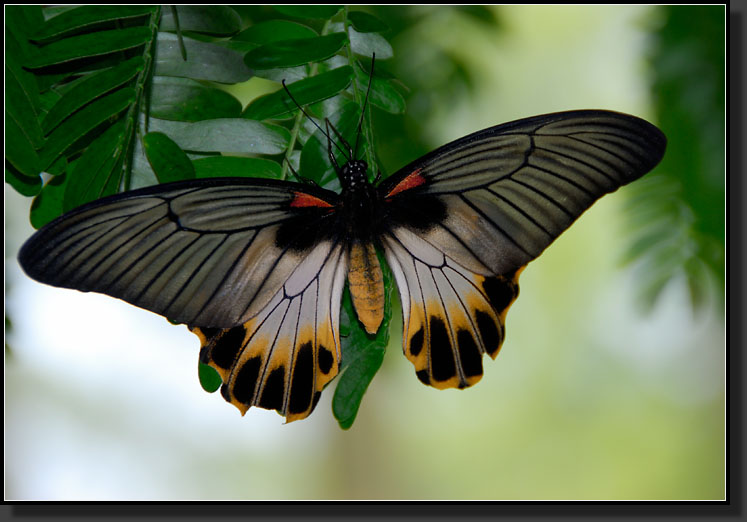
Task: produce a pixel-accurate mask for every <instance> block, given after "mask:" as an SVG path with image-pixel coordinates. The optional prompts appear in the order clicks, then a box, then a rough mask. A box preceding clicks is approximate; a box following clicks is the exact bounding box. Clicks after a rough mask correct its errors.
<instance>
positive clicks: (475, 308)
mask: <svg viewBox="0 0 747 522" xmlns="http://www.w3.org/2000/svg"><path fill="white" fill-rule="evenodd" d="M383 245H384V250H385V252H386V256H387V262H388V264H389V266H390V267H391V269H392V272H393V273H394V276H395V280H396V281H397V287H398V288H399V293H400V300H401V302H402V312H403V319H404V325H403V334H402V337H403V345H404V348H403V349H404V352H405V355H406V356H407V358H408V359H410V361H411V362H412V363H413V365H414V366H415V372H416V375H417V376H418V378H419V379H420V380H421V381H422V382H423V383H425V384H429V385H432V386H434V387H436V388H465V387H467V386H471V385H473V384H475V383H476V382H478V381H479V380H480V378H481V377H482V373H483V371H482V354H484V353H487V354H488V355H490V356H491V357H492V358H495V356H496V355H497V354H498V351H499V350H500V347H501V344H502V342H503V338H504V336H505V332H504V324H505V317H506V312H507V310H508V308H509V306H510V305H511V303H513V301H514V299H516V296H517V295H518V291H519V288H518V283H517V279H518V272H517V273H516V274H512V275H511V276H510V277H504V276H485V275H481V274H476V273H474V272H471V271H470V270H468V269H466V268H464V267H462V266H460V265H459V264H458V263H456V262H455V261H454V260H453V259H451V258H449V257H447V256H446V255H444V253H443V252H441V251H439V250H438V249H437V248H435V247H433V246H431V245H429V244H428V243H426V242H425V241H423V240H421V239H419V238H418V236H417V235H415V234H412V233H411V232H409V231H407V230H404V229H399V230H394V231H392V234H391V235H389V236H388V237H385V238H384V240H383Z"/></svg>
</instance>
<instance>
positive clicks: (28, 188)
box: [5, 127, 42, 196]
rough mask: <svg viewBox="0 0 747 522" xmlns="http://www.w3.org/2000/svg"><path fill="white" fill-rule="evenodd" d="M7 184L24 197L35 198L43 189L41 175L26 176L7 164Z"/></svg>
mask: <svg viewBox="0 0 747 522" xmlns="http://www.w3.org/2000/svg"><path fill="white" fill-rule="evenodd" d="M5 130H6V132H7V131H8V129H7V127H6V129H5ZM6 146H7V141H6ZM6 159H7V158H6ZM5 182H6V183H7V184H8V185H10V186H11V187H13V188H14V189H15V190H16V192H18V193H19V194H21V195H22V196H35V195H37V194H38V193H39V191H40V190H41V188H42V180H41V174H37V175H36V176H26V175H25V174H22V173H21V172H19V171H18V170H16V168H15V167H13V165H10V164H7V163H6V165H5Z"/></svg>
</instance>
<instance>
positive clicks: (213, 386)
mask: <svg viewBox="0 0 747 522" xmlns="http://www.w3.org/2000/svg"><path fill="white" fill-rule="evenodd" d="M197 376H198V378H199V379H200V386H202V389H203V390H205V391H206V392H208V393H213V392H216V391H218V388H220V385H221V384H222V383H223V381H222V380H221V378H220V374H219V373H218V372H217V371H215V368H213V367H212V366H210V365H208V364H205V363H203V362H201V361H200V362H198V363H197Z"/></svg>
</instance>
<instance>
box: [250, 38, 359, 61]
mask: <svg viewBox="0 0 747 522" xmlns="http://www.w3.org/2000/svg"><path fill="white" fill-rule="evenodd" d="M346 42H347V36H346V35H345V33H332V34H328V35H326V36H317V37H315V38H299V39H296V40H283V41H281V42H273V43H270V44H267V45H263V46H261V47H257V48H256V49H253V50H251V51H249V52H248V53H247V54H246V56H245V57H244V62H245V63H246V64H247V65H248V66H249V67H253V68H255V69H274V68H278V67H295V66H297V65H303V64H306V63H309V62H317V61H322V60H326V59H327V58H329V57H330V56H333V55H334V54H335V53H337V52H338V51H339V50H340V49H342V46H343V45H345V43H346Z"/></svg>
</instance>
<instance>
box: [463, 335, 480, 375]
mask: <svg viewBox="0 0 747 522" xmlns="http://www.w3.org/2000/svg"><path fill="white" fill-rule="evenodd" d="M457 345H458V346H459V362H460V363H461V365H462V371H464V375H465V376H466V377H473V376H475V375H482V354H481V353H480V348H479V347H478V346H477V343H476V342H475V339H474V338H473V337H472V334H471V333H469V332H468V331H467V330H459V331H458V332H457Z"/></svg>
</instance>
